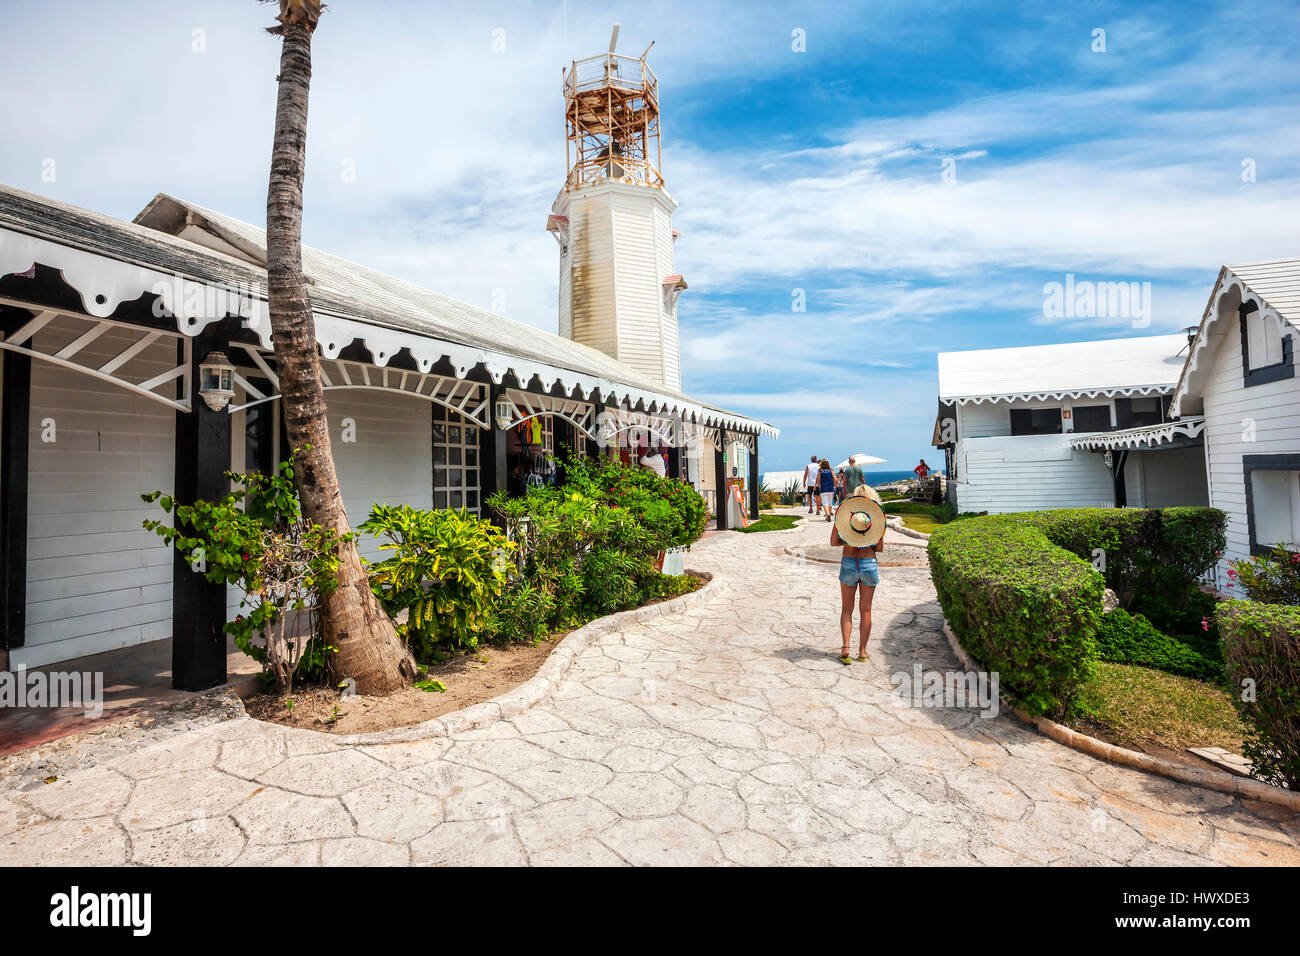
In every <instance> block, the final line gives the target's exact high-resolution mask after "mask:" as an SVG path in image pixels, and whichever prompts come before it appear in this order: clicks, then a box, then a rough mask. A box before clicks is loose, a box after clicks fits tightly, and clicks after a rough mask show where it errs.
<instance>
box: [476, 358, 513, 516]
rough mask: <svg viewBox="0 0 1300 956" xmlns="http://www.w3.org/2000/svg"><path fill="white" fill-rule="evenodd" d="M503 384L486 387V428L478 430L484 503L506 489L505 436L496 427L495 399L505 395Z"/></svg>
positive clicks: (480, 488)
mask: <svg viewBox="0 0 1300 956" xmlns="http://www.w3.org/2000/svg"><path fill="white" fill-rule="evenodd" d="M505 391H506V387H505V385H504V384H500V385H498V384H496V383H495V382H493V383H491V384H489V385H488V427H487V428H483V429H480V430H479V451H478V458H479V471H478V474H479V497H480V500H484V501H486V500H487V498H488V497H489V496H491V495H494V494H496V493H497V492H498V491H504V490H505V487H506V479H507V478H508V477H509V476H508V475H507V474H506V435H507V434H508V433H507V432H504V431H502V430H501V429H500V428H498V427H497V416H496V404H497V399H499V398H500V397H501V396H502V395H504V394H505Z"/></svg>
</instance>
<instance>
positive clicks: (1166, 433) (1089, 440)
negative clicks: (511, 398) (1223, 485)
mask: <svg viewBox="0 0 1300 956" xmlns="http://www.w3.org/2000/svg"><path fill="white" fill-rule="evenodd" d="M1204 430H1205V418H1204V417H1197V418H1184V419H1181V420H1179V421H1176V422H1165V423H1164V424H1162V425H1143V426H1141V427H1139V428H1123V429H1120V430H1119V431H1113V432H1093V433H1090V434H1087V435H1080V436H1078V437H1077V438H1071V439H1070V447H1071V448H1082V449H1085V450H1088V451H1103V450H1110V451H1119V450H1121V449H1130V450H1132V449H1138V450H1141V449H1157V448H1161V447H1164V448H1182V447H1186V446H1188V445H1196V444H1200V443H1201V441H1202V440H1203V439H1202V437H1201V433H1202V432H1203V431H1204Z"/></svg>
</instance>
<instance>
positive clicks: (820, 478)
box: [817, 458, 835, 521]
mask: <svg viewBox="0 0 1300 956" xmlns="http://www.w3.org/2000/svg"><path fill="white" fill-rule="evenodd" d="M817 490H818V491H819V492H820V493H821V498H822V508H823V510H825V512H826V520H827V521H830V520H831V513H832V512H833V511H834V510H835V472H834V471H832V470H831V463H830V462H829V461H827V460H826V459H825V458H823V459H822V460H821V463H820V464H819V465H818V466H817Z"/></svg>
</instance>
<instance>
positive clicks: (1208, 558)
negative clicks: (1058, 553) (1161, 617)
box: [1006, 508, 1227, 609]
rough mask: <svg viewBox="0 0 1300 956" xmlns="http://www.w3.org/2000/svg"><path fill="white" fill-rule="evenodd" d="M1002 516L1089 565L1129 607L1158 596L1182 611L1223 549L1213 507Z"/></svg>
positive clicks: (1222, 518)
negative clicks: (1141, 597) (1034, 530)
mask: <svg viewBox="0 0 1300 956" xmlns="http://www.w3.org/2000/svg"><path fill="white" fill-rule="evenodd" d="M1006 517H1008V518H1010V519H1012V520H1014V521H1017V522H1021V523H1024V524H1031V525H1034V526H1035V527H1037V528H1039V529H1041V530H1042V532H1043V534H1045V535H1046V536H1047V538H1048V540H1050V541H1051V542H1052V543H1054V544H1056V545H1059V546H1060V547H1062V548H1065V550H1067V551H1069V552H1070V553H1071V554H1074V555H1077V556H1078V557H1080V558H1082V559H1083V560H1084V561H1088V562H1089V563H1091V564H1093V565H1094V566H1095V567H1096V568H1097V569H1098V570H1100V571H1101V572H1102V574H1103V575H1104V576H1105V578H1106V586H1107V587H1109V588H1111V589H1112V590H1113V591H1114V592H1115V593H1116V595H1117V596H1118V597H1119V600H1120V606H1121V607H1124V608H1130V607H1131V605H1132V603H1133V601H1134V600H1135V599H1136V598H1137V596H1138V595H1142V594H1147V595H1152V594H1159V595H1163V596H1164V597H1165V599H1166V600H1168V601H1170V602H1171V604H1172V606H1173V608H1174V609H1181V608H1183V607H1184V606H1185V604H1186V603H1187V602H1188V601H1190V600H1191V595H1192V594H1193V593H1194V592H1195V591H1196V580H1197V578H1199V577H1200V576H1201V575H1203V574H1205V572H1207V571H1208V570H1209V569H1210V568H1212V567H1214V565H1215V563H1216V562H1217V561H1218V559H1219V557H1220V555H1222V553H1223V548H1224V543H1225V539H1224V528H1225V526H1226V523H1227V516H1226V515H1225V514H1224V513H1223V512H1222V511H1219V510H1218V509H1215V508H1164V509H1162V510H1159V511H1148V510H1144V509H1141V508H1064V509H1059V510H1056V511H1029V512H1023V513H1020V514H1015V515H1007V516H1006Z"/></svg>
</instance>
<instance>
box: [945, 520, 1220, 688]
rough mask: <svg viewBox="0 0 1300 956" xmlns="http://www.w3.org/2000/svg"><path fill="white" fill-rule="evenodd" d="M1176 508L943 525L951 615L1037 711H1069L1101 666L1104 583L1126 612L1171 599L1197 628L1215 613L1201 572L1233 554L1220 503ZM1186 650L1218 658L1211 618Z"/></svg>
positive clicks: (974, 648) (1176, 612) (1171, 611)
mask: <svg viewBox="0 0 1300 956" xmlns="http://www.w3.org/2000/svg"><path fill="white" fill-rule="evenodd" d="M1166 512H1168V515H1167V516H1166ZM1166 512H1159V511H1143V510H1139V509H1127V508H1114V509H1112V508H1069V509H1061V510H1057V511H1038V512H1023V513H1018V514H1007V515H988V516H984V517H964V516H960V515H959V516H957V517H959V518H961V520H957V521H952V522H950V523H949V524H946V525H944V526H943V527H941V528H939V529H936V531H935V532H934V534H933V535H932V537H931V539H930V545H929V555H930V568H931V575H932V577H933V578H934V581H935V587H936V589H937V590H938V591H939V599H940V603H941V605H942V606H943V609H944V614H945V616H946V617H947V618H948V622H949V624H950V625H951V626H952V628H953V630H954V632H955V633H956V634H957V635H958V637H959V638H961V639H962V642H963V644H964V645H965V646H966V647H967V648H968V649H969V650H970V651H971V653H972V654H974V655H975V656H976V657H977V658H979V659H980V662H981V663H982V664H984V666H986V667H988V668H989V669H990V670H997V671H999V672H1000V674H1001V678H1000V679H1001V680H1002V682H1003V684H1004V685H1005V686H1006V687H1007V688H1008V689H1009V690H1010V691H1011V692H1012V693H1014V694H1016V695H1017V696H1018V697H1020V699H1021V700H1022V701H1023V702H1024V703H1025V706H1026V708H1027V709H1030V710H1032V711H1034V712H1036V713H1046V712H1048V711H1054V712H1061V711H1063V710H1065V709H1067V708H1068V707H1069V706H1070V703H1071V700H1072V698H1073V697H1074V696H1075V694H1077V692H1078V688H1079V685H1080V683H1081V682H1082V681H1083V680H1084V679H1086V677H1087V674H1088V673H1089V669H1090V667H1091V662H1092V661H1093V660H1095V659H1096V654H1097V648H1096V642H1095V635H1096V630H1097V626H1098V623H1099V621H1100V617H1101V589H1102V587H1103V586H1104V585H1108V586H1110V587H1111V588H1113V589H1114V590H1115V591H1116V593H1117V594H1119V595H1120V600H1121V603H1122V604H1124V605H1128V604H1131V603H1132V601H1133V600H1134V597H1135V595H1137V594H1148V595H1162V596H1163V600H1165V601H1166V602H1168V604H1169V608H1168V611H1167V615H1166V616H1167V617H1168V618H1169V619H1178V620H1181V621H1184V622H1188V621H1189V618H1192V617H1194V615H1195V613H1196V611H1197V610H1198V609H1201V610H1203V609H1204V602H1203V599H1201V598H1197V597H1196V595H1197V594H1198V593H1199V592H1198V591H1197V590H1196V587H1195V583H1196V576H1197V575H1199V574H1201V573H1203V572H1204V570H1205V569H1207V568H1208V567H1211V566H1212V565H1213V564H1214V562H1215V561H1216V560H1217V558H1218V553H1219V552H1221V551H1222V548H1223V528H1224V523H1225V517H1224V515H1223V513H1222V512H1220V511H1216V510H1214V509H1210V508H1170V509H1166ZM1098 570H1100V571H1101V572H1102V574H1098V573H1097V571H1098ZM1102 575H1104V581H1103V577H1102ZM1094 595H1095V596H1094ZM1198 633H1199V634H1200V635H1201V636H1199V637H1198V636H1196V635H1197V634H1198ZM1182 643H1184V644H1187V645H1188V646H1189V647H1191V649H1192V650H1193V651H1195V652H1196V653H1198V654H1199V655H1200V656H1201V657H1202V658H1205V659H1207V660H1210V661H1213V659H1214V655H1213V653H1212V651H1211V646H1212V644H1213V639H1212V637H1210V636H1206V635H1205V634H1204V631H1201V630H1200V622H1199V621H1196V622H1195V624H1194V626H1191V627H1189V628H1188V629H1187V631H1186V636H1185V637H1184V638H1183V641H1182Z"/></svg>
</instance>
